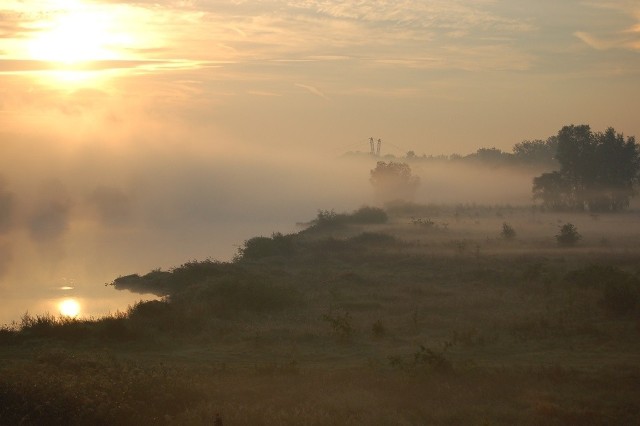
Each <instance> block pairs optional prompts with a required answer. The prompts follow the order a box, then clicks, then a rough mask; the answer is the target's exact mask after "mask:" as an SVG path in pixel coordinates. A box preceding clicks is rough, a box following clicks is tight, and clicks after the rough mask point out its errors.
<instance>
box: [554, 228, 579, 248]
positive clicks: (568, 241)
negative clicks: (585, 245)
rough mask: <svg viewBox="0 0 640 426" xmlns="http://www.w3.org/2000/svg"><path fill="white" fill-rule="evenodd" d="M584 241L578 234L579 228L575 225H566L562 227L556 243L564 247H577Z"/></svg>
mask: <svg viewBox="0 0 640 426" xmlns="http://www.w3.org/2000/svg"><path fill="white" fill-rule="evenodd" d="M581 239H582V235H580V234H579V233H578V228H576V226H575V225H574V224H573V223H565V224H564V225H562V226H561V227H560V232H559V233H558V234H557V235H556V241H557V242H558V244H559V245H561V246H564V247H570V246H575V245H576V244H577V243H578V241H580V240H581Z"/></svg>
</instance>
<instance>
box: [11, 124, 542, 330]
mask: <svg viewBox="0 0 640 426" xmlns="http://www.w3.org/2000/svg"><path fill="white" fill-rule="evenodd" d="M3 139H4V142H3V143H4V149H3V150H4V155H3V156H2V159H1V160H0V161H1V162H2V164H0V167H1V170H2V179H1V180H0V256H1V258H0V274H1V276H0V279H1V283H2V284H1V286H0V289H1V291H2V293H3V294H2V298H3V300H5V301H6V300H16V299H20V298H28V297H32V296H33V295H37V297H40V296H41V295H46V297H49V296H51V294H49V293H51V291H50V290H51V289H52V288H61V287H73V294H74V295H75V296H78V297H87V298H93V297H97V298H100V297H105V298H108V297H110V296H111V295H112V293H113V292H114V290H113V289H112V288H110V287H107V288H105V287H104V285H103V284H104V283H108V282H111V281H112V280H113V279H115V278H116V277H117V276H119V275H125V274H130V273H144V272H147V271H149V270H151V269H154V268H162V269H168V268H171V267H173V266H178V265H180V264H181V263H183V262H186V261H189V260H193V259H206V258H213V259H217V260H223V261H224V260H230V259H232V258H233V255H234V254H235V252H236V251H237V248H238V246H239V245H241V244H242V242H243V241H244V240H245V239H247V238H250V237H253V236H257V235H270V234H271V233H272V232H276V231H278V232H285V233H286V232H295V231H296V230H298V229H299V227H298V226H297V225H296V223H299V222H304V221H309V220H311V219H313V218H314V217H315V215H316V213H317V210H318V209H335V210H336V211H349V210H353V209H355V208H358V207H359V206H361V205H365V204H368V205H370V204H373V202H374V200H373V190H372V187H371V184H370V183H369V173H370V170H371V169H372V168H374V167H375V159H374V158H370V157H366V156H365V158H360V159H356V160H353V159H345V158H336V157H335V156H331V155H326V154H322V153H319V154H318V153H317V154H315V155H314V153H312V152H306V153H305V152H294V153H280V152H269V151H268V150H266V149H256V150H253V151H250V150H243V149H238V150H237V151H231V150H228V149H227V148H228V145H225V144H218V145H216V144H208V143H199V142H198V141H195V142H192V141H190V142H189V144H185V143H184V141H183V140H181V138H179V137H176V136H175V135H172V134H169V135H167V136H164V137H162V136H161V135H160V134H159V133H158V134H155V135H153V138H152V139H153V144H151V143H149V142H148V140H149V139H151V138H150V137H149V135H146V138H142V139H141V140H135V139H133V138H131V139H130V140H118V139H112V138H108V139H107V138H105V139H101V138H100V137H94V138H90V139H89V140H87V141H80V140H78V139H76V140H74V139H72V138H69V139H65V138H64V137H63V136H61V135H60V134H58V136H56V137H55V138H48V137H47V136H46V135H36V136H32V137H30V138H27V137H25V136H22V135H19V134H4V135H3ZM145 140H146V142H145ZM413 169H414V174H416V175H418V176H420V177H421V182H422V183H421V186H420V188H419V191H418V194H417V197H416V199H415V200H414V201H416V202H419V203H491V204H495V203H516V204H518V203H520V204H522V203H528V202H529V200H530V185H531V177H532V175H528V174H527V173H522V174H514V172H513V171H507V170H502V169H493V170H492V169H485V168H477V169H476V168H465V167H463V166H455V165H450V164H441V163H436V162H433V163H432V162H427V163H415V164H413ZM69 290H70V289H69ZM109 291H111V293H109ZM58 294H59V293H55V292H54V297H58ZM65 294H66V293H65ZM118 297H120V296H118ZM136 297H138V296H135V295H131V297H129V299H127V301H126V302H127V303H131V302H132V301H133V300H135V298H136ZM5 303H6V302H5ZM21 303H22V302H21ZM124 307H126V304H125V305H124V306H114V308H113V310H115V309H116V308H117V309H122V308H124ZM41 308H42V307H41V306H33V304H28V306H15V307H14V308H12V309H9V308H5V309H3V312H4V314H3V317H2V318H0V320H2V321H8V320H10V319H15V315H16V314H18V313H19V312H24V311H25V310H27V309H30V310H34V309H35V310H38V309H41ZM101 310H102V311H101ZM86 313H87V314H95V315H98V314H101V313H104V307H100V308H98V307H95V308H94V309H88V310H87V311H86ZM9 315H11V317H9Z"/></svg>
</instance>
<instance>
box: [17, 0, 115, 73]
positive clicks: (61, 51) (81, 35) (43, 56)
mask: <svg viewBox="0 0 640 426" xmlns="http://www.w3.org/2000/svg"><path fill="white" fill-rule="evenodd" d="M61 6H63V7H62V8H61V9H60V10H58V11H57V12H56V13H55V14H52V16H51V17H50V18H49V19H46V20H43V21H41V22H40V23H39V25H38V28H37V31H36V32H35V34H34V36H33V38H31V40H30V41H29V42H28V47H27V48H28V54H29V57H30V58H31V59H34V60H41V61H48V62H52V63H55V64H59V65H65V66H72V65H76V64H79V63H83V62H88V61H99V60H117V59H122V54H121V53H120V52H119V47H122V45H123V44H126V42H127V35H126V34H124V33H123V32H122V31H120V30H119V29H118V27H117V19H116V18H117V16H116V15H115V14H113V13H111V14H110V13H108V11H107V10H104V9H96V8H95V7H90V5H88V4H84V3H82V2H81V1H71V0H68V1H64V2H61Z"/></svg>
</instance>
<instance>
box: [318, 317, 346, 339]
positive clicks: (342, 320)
mask: <svg viewBox="0 0 640 426" xmlns="http://www.w3.org/2000/svg"><path fill="white" fill-rule="evenodd" d="M322 319H323V320H324V321H326V322H328V323H329V326H330V327H331V331H332V333H333V335H334V336H335V337H337V338H338V339H339V340H343V341H346V340H349V339H351V336H352V335H353V325H352V318H351V314H349V312H345V313H344V314H342V315H339V314H336V315H331V314H325V315H323V316H322Z"/></svg>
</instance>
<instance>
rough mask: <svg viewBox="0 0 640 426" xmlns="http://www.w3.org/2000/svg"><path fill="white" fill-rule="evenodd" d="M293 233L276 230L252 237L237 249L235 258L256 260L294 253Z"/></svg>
mask: <svg viewBox="0 0 640 426" xmlns="http://www.w3.org/2000/svg"><path fill="white" fill-rule="evenodd" d="M293 237H294V235H282V234H281V233H279V232H276V233H274V234H272V235H271V238H268V237H254V238H251V239H249V240H247V241H245V242H244V246H243V247H241V248H239V249H238V254H237V256H236V260H240V259H248V260H257V259H263V258H265V257H272V256H290V255H292V254H293V253H294V245H293Z"/></svg>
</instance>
